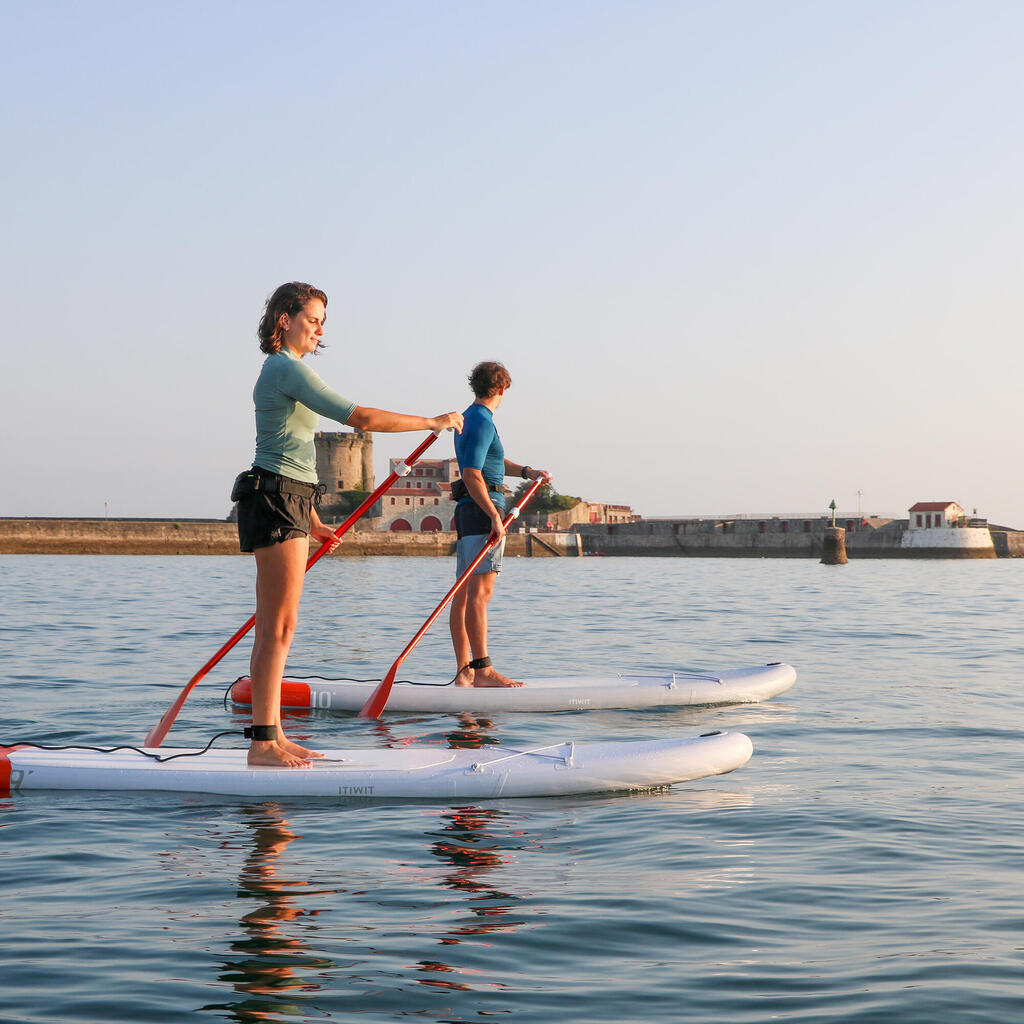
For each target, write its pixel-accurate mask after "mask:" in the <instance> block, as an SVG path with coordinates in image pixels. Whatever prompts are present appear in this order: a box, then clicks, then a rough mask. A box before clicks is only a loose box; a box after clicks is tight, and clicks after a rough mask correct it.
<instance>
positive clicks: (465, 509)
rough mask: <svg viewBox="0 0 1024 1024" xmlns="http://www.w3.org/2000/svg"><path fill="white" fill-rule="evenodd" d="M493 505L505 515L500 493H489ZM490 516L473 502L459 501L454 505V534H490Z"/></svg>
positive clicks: (491, 527)
mask: <svg viewBox="0 0 1024 1024" xmlns="http://www.w3.org/2000/svg"><path fill="white" fill-rule="evenodd" d="M491 501H493V502H494V507H495V508H496V509H497V510H498V512H500V513H501V516H502V518H504V516H505V507H504V502H503V500H502V497H501V495H500V494H495V493H492V494H491ZM493 528H494V527H493V526H492V525H491V517H490V516H489V515H488V514H487V513H486V512H485V511H484V510H483V509H482V508H481V507H480V506H479V505H478V504H477V503H476V502H475V501H460V502H459V503H458V505H456V506H455V535H456V537H458V538H460V539H461V538H462V537H478V536H480V534H481V533H482V534H485V535H486V536H488V537H489V536H490V535H491V530H492V529H493Z"/></svg>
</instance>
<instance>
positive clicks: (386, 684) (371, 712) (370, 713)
mask: <svg viewBox="0 0 1024 1024" xmlns="http://www.w3.org/2000/svg"><path fill="white" fill-rule="evenodd" d="M547 480H548V478H547V477H545V476H541V477H538V478H537V479H536V480H534V482H533V486H532V487H531V488H530V489H529V490H528V491H527V492H526V493H525V494H524V495H523V496H522V498H520V499H519V504H518V505H516V506H515V507H514V508H513V509H512V511H511V512H509V513H508V515H507V516H505V519H504V520H503V523H504V526H505V528H506V529H508V525H509V523H511V522H512V520H513V519H516V518H518V516H519V513H520V512H521V511H522V508H523V506H524V505H525V504H526V503H527V502H528V501H529V500H530V499H531V498H532V497H533V495H534V492H535V491H536V490H537V488H538V487H540V486H541V485H542V484H545V483H547ZM494 544H495V538H494V537H493V536H492V537H491V539H490V540H489V541H488V542H487V543H486V544H485V545H484V547H483V550H482V551H481V552H480V554H479V555H477V556H476V558H474V559H473V561H472V563H471V564H470V566H469V568H468V569H467V570H466V571H465V572H464V573H463V574H462V575H461V576H460V577H459V578H458V579H457V580H456V581H455V586H454V587H452V589H451V590H449V591H448V593H447V594H445V595H444V599H443V600H442V601H441V603H440V604H439V605H438V606H437V607H436V608H435V609H434V610H433V612H432V613H431V615H430V618H429V619H427V621H426V622H424V623H423V625H422V626H420V629H419V632H418V633H417V634H416V635H415V636H414V637H413V638H412V639H411V640H410V641H409V644H408V646H407V647H406V648H405V650H404V651H402V653H401V654H400V655H399V656H398V660H397V661H396V662H395V663H394V665H392V666H391V668H390V669H388V674H387V675H386V676H385V677H384V678H383V679H382V680H381V682H380V686H378V687H377V689H376V690H374V691H373V694H372V695H371V697H370V699H369V700H368V701H367V702H366V703H365V704H364V705H363V710H362V711H360V712H359V717H360V718H380V716H381V713H382V712H383V711H384V707H385V705H386V704H387V702H388V697H390V696H391V687H392V686H394V684H395V674H396V673H397V672H398V667H399V665H401V664H402V662H403V661H405V659H406V657H407V656H408V654H409V652H410V651H411V650H412V649H413V648H414V647H415V646H416V645H417V644H418V643H419V642H420V640H421V639H422V637H423V634H424V633H426V631H427V630H428V629H430V627H431V626H432V625H433V624H434V620H435V619H436V618H437V617H438V615H440V614H441V612H443V611H444V610H445V608H446V607H447V605H448V602H449V601H450V600H451V599H452V598H453V597H454V596H455V595H456V594H457V593H458V592H459V591H460V590H461V589H462V587H463V586H464V585H465V583H466V581H467V580H468V579H469V577H470V576H472V575H473V570H474V569H475V568H476V567H477V566H478V565H479V564H480V563H481V562H482V561H483V560H484V557H485V556H486V555H487V552H488V551H490V550H491V548H493V547H494Z"/></svg>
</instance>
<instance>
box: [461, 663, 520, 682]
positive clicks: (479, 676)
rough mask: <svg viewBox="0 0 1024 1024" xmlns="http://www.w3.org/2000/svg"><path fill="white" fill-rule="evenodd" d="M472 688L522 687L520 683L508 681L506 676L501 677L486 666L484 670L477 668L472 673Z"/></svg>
mask: <svg viewBox="0 0 1024 1024" xmlns="http://www.w3.org/2000/svg"><path fill="white" fill-rule="evenodd" d="M473 685H474V686H522V685H523V684H522V683H519V682H516V680H515V679H509V677H508V676H503V675H502V674H501V673H500V672H497V671H495V670H494V668H492V667H491V666H490V665H488V666H487V667H486V668H478V669H476V670H475V672H474V676H473Z"/></svg>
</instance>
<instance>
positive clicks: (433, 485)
mask: <svg viewBox="0 0 1024 1024" xmlns="http://www.w3.org/2000/svg"><path fill="white" fill-rule="evenodd" d="M401 461H402V460H401V459H391V460H390V463H389V471H390V472H394V471H395V467H396V466H398V464H399V463H400V462H401ZM460 475H461V474H460V473H459V463H458V460H456V459H420V461H419V462H417V463H416V465H415V466H413V467H412V469H411V470H410V472H409V474H408V475H407V476H404V477H399V479H398V480H396V481H395V482H394V484H392V485H391V487H390V488H389V489H388V491H387V492H386V493H385V494H384V496H383V497H382V498H381V499H380V501H378V502H377V504H376V505H375V506H374V508H372V509H371V510H370V515H371V516H373V517H374V518H375V520H376V522H375V523H374V525H375V527H376V528H377V529H378V530H390V531H393V532H395V533H398V532H404V531H409V530H416V531H419V532H421V533H436V532H438V531H440V530H454V529H455V502H454V501H453V500H452V483H453V482H454V481H456V480H458V479H459V477H460Z"/></svg>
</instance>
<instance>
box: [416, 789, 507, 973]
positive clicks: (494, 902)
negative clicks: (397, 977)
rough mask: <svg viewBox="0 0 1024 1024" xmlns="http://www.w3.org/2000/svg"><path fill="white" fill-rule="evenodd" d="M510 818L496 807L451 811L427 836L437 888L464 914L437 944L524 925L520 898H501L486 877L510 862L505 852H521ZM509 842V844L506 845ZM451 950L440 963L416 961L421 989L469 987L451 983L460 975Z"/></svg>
mask: <svg viewBox="0 0 1024 1024" xmlns="http://www.w3.org/2000/svg"><path fill="white" fill-rule="evenodd" d="M510 824H511V816H510V815H509V813H508V812H507V811H503V810H501V809H499V808H496V807H478V806H466V807H455V808H451V809H449V810H446V811H444V812H443V813H442V814H441V830H440V832H436V833H434V835H433V842H432V843H431V846H430V852H431V854H432V855H433V856H434V857H436V858H438V860H440V861H441V862H442V863H443V865H444V867H445V871H444V874H443V875H442V877H441V879H440V884H441V885H443V886H444V887H445V888H447V889H449V890H452V891H453V892H456V893H458V894H459V895H460V896H463V897H465V901H466V902H465V908H464V910H465V912H464V914H463V915H462V916H460V917H456V919H455V921H454V922H453V923H452V924H451V925H450V926H449V927H447V928H445V929H444V930H443V931H442V932H441V933H440V934H438V935H437V941H438V944H439V945H441V946H445V947H452V946H458V945H460V944H461V943H463V942H467V941H472V940H478V939H479V938H480V937H481V936H485V935H489V934H491V933H493V932H510V931H514V930H515V929H516V928H518V927H520V926H521V925H524V924H526V923H527V922H526V916H525V911H526V905H525V902H524V900H523V897H522V896H518V895H516V894H514V893H510V892H506V891H505V890H504V889H503V888H501V887H500V886H498V885H496V884H494V883H493V882H492V880H491V879H489V878H488V875H490V874H491V872H493V871H494V869H495V868H497V867H500V866H501V865H503V864H508V863H510V862H511V857H510V856H509V855H508V852H509V851H510V850H519V849H522V848H523V845H524V844H523V842H522V838H521V834H517V833H516V832H515V831H514V830H513V829H510V827H509V826H510ZM510 838H511V840H512V842H510ZM454 958H455V950H450V951H449V952H448V953H447V954H446V955H445V956H444V957H441V956H436V957H431V958H429V959H424V960H420V961H419V962H418V963H417V964H416V970H417V971H418V972H419V973H420V974H421V975H423V976H422V977H419V978H417V979H416V980H417V981H418V982H419V983H420V984H421V985H430V986H433V987H442V988H452V989H466V988H469V987H470V986H468V985H466V984H464V983H462V982H461V981H457V980H455V978H446V977H439V975H444V974H454V975H456V976H458V975H460V974H463V973H464V972H463V971H462V970H461V969H460V968H459V967H457V966H456V965H455V964H454V962H452V961H453V960H454Z"/></svg>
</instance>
